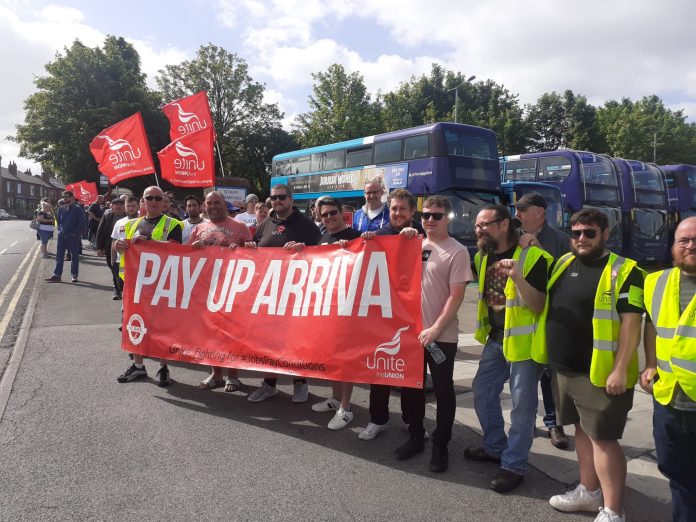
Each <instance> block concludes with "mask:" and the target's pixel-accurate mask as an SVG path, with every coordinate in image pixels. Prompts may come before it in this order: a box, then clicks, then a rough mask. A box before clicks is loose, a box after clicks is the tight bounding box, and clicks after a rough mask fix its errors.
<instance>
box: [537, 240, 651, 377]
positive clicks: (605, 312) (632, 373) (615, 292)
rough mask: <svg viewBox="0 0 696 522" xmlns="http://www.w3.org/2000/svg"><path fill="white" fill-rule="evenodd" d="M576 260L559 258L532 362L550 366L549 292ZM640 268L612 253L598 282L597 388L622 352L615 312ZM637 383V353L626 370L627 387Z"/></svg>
mask: <svg viewBox="0 0 696 522" xmlns="http://www.w3.org/2000/svg"><path fill="white" fill-rule="evenodd" d="M574 259H575V256H574V255H573V254H572V253H567V254H564V255H562V256H561V257H559V258H558V260H557V262H556V266H554V268H553V271H552V272H551V277H550V278H549V282H548V286H547V292H546V303H545V304H544V311H543V312H542V314H541V318H540V319H539V327H538V328H537V331H536V334H535V335H534V339H533V341H532V359H534V360H535V361H536V362H538V363H541V364H545V363H547V362H548V352H547V340H546V319H547V317H548V314H549V295H550V291H551V288H552V287H553V285H554V284H555V283H556V281H557V280H558V278H559V277H560V276H561V274H562V273H563V272H564V271H565V270H566V268H568V266H569V265H570V264H571V263H572V262H573V260H574ZM637 266H638V265H637V263H636V262H635V261H633V260H632V259H627V258H625V257H621V256H617V255H616V254H614V253H613V252H610V253H609V257H608V259H607V264H606V266H605V267H604V270H603V271H602V275H601V276H600V278H599V284H598V285H597V290H596V292H595V299H594V310H593V312H592V362H591V363H590V381H591V382H592V384H594V385H595V386H599V387H605V386H606V385H607V377H609V374H610V373H611V371H612V370H613V368H614V359H615V357H616V352H617V350H618V349H619V330H620V329H621V319H620V317H619V313H618V312H617V311H616V302H617V301H618V300H619V299H620V298H623V297H628V294H626V295H624V294H619V290H620V288H621V287H622V286H623V284H624V282H625V281H626V279H627V278H628V275H629V274H630V273H631V271H632V270H633V269H634V268H635V267H637ZM641 272H642V270H641ZM555 342H560V343H563V339H556V340H555ZM637 381H638V353H637V352H634V353H633V356H632V357H631V361H630V363H629V364H628V367H627V369H626V387H627V388H633V387H634V386H635V385H636V382H637Z"/></svg>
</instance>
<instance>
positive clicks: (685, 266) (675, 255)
mask: <svg viewBox="0 0 696 522" xmlns="http://www.w3.org/2000/svg"><path fill="white" fill-rule="evenodd" d="M675 247H676V245H675ZM695 257H696V256H694V255H693V254H691V255H684V254H682V253H681V252H680V251H679V250H677V249H676V248H673V249H672V259H674V262H673V264H674V266H676V267H677V268H678V269H679V270H681V271H682V272H684V273H686V274H689V276H691V277H696V260H694V258H695ZM687 259H688V261H687Z"/></svg>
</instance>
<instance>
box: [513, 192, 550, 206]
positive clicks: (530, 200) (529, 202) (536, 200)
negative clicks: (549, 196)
mask: <svg viewBox="0 0 696 522" xmlns="http://www.w3.org/2000/svg"><path fill="white" fill-rule="evenodd" d="M532 206H534V207H541V208H546V207H547V206H548V205H547V203H546V200H545V199H544V196H542V195H541V194H539V193H537V192H530V193H529V194H525V195H524V196H522V197H521V198H520V199H518V200H517V203H515V208H517V210H526V209H528V208H529V207H532Z"/></svg>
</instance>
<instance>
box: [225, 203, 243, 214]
mask: <svg viewBox="0 0 696 522" xmlns="http://www.w3.org/2000/svg"><path fill="white" fill-rule="evenodd" d="M240 210H242V209H241V208H239V207H235V206H234V205H233V204H232V203H230V202H229V201H228V202H227V212H239V211H240Z"/></svg>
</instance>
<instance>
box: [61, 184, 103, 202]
mask: <svg viewBox="0 0 696 522" xmlns="http://www.w3.org/2000/svg"><path fill="white" fill-rule="evenodd" d="M65 190H69V191H70V192H72V193H73V194H74V195H75V199H77V200H78V201H79V202H80V203H82V204H83V205H89V204H91V203H94V202H95V201H96V200H97V197H98V196H99V192H98V191H97V184H96V183H93V182H92V183H90V182H88V181H76V182H75V183H71V184H70V185H65Z"/></svg>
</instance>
